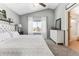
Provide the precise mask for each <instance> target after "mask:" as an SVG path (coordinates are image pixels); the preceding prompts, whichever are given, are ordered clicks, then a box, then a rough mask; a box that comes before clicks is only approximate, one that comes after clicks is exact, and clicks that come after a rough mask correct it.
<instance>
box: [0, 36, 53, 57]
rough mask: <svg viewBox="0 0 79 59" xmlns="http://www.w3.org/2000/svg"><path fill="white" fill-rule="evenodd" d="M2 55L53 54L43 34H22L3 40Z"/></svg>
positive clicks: (0, 50) (1, 44) (0, 48)
mask: <svg viewBox="0 0 79 59" xmlns="http://www.w3.org/2000/svg"><path fill="white" fill-rule="evenodd" d="M0 55H13V56H15V55H16V56H18V55H20V56H24V55H26V56H53V54H52V52H51V51H50V49H49V48H48V46H47V44H46V42H45V40H44V38H43V37H42V36H41V35H22V36H20V37H17V38H12V39H8V40H5V41H2V42H1V43H0Z"/></svg>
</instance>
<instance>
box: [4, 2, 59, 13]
mask: <svg viewBox="0 0 79 59" xmlns="http://www.w3.org/2000/svg"><path fill="white" fill-rule="evenodd" d="M44 4H46V7H42V6H41V5H37V6H35V5H34V3H13V4H5V5H6V6H7V7H8V8H10V9H11V10H12V11H14V12H15V13H17V14H18V15H24V14H27V13H31V12H35V11H40V10H43V9H47V8H50V9H55V8H56V7H57V6H58V3H44Z"/></svg>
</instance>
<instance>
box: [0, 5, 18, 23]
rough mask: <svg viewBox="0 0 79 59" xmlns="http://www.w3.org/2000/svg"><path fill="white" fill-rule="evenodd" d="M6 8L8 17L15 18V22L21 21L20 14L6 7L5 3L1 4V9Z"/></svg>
mask: <svg viewBox="0 0 79 59" xmlns="http://www.w3.org/2000/svg"><path fill="white" fill-rule="evenodd" d="M2 9H4V10H6V14H7V18H11V19H13V21H14V23H15V24H18V23H19V15H17V14H16V13H15V12H13V11H12V10H10V9H9V8H8V7H6V6H5V5H4V4H0V10H2Z"/></svg>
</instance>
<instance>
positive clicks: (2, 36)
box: [0, 32, 11, 41]
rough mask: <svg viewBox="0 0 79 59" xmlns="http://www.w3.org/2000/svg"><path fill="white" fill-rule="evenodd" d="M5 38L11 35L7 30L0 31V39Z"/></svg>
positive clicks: (9, 37)
mask: <svg viewBox="0 0 79 59" xmlns="http://www.w3.org/2000/svg"><path fill="white" fill-rule="evenodd" d="M6 39H11V36H10V34H9V33H8V32H2V33H0V41H2V40H6Z"/></svg>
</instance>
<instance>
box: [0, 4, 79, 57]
mask: <svg viewBox="0 0 79 59" xmlns="http://www.w3.org/2000/svg"><path fill="white" fill-rule="evenodd" d="M69 5H70V4H69V3H13V4H9V3H8V4H6V3H3V4H0V56H62V55H63V56H69V55H70V56H72V55H79V53H78V52H76V51H74V50H73V49H71V48H69V47H68V41H67V40H68V37H67V30H68V28H67V26H68V24H67V19H66V16H65V13H66V12H67V9H68V7H67V6H69ZM72 5H73V4H72ZM70 6H71V5H70ZM70 6H69V7H70ZM26 7H27V8H26ZM61 52H62V53H61Z"/></svg>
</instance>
